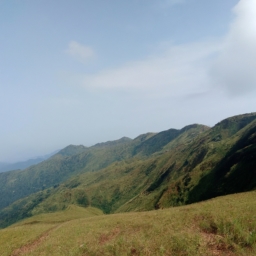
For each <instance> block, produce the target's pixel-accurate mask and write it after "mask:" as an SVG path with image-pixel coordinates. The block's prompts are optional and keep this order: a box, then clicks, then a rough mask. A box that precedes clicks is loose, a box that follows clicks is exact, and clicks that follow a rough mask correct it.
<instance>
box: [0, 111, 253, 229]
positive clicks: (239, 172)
mask: <svg viewBox="0 0 256 256" xmlns="http://www.w3.org/2000/svg"><path fill="white" fill-rule="evenodd" d="M174 134H175V135H174ZM255 134H256V114H255V113H252V114H245V115H240V116H235V117H231V118H228V119H225V120H223V121H221V122H220V123H218V124H217V125H215V126H214V127H213V128H211V129H210V128H208V127H206V126H202V125H191V126H187V127H185V128H183V129H182V130H180V131H178V132H177V130H173V129H171V130H168V131H165V132H161V133H159V134H145V135H141V136H139V137H137V138H135V139H134V140H131V139H128V138H122V139H121V140H120V141H115V142H108V143H103V144H98V145H95V146H93V147H91V148H86V149H85V151H84V152H82V153H80V154H75V155H72V156H62V155H56V156H54V157H53V158H52V159H51V160H52V161H53V163H54V161H56V159H60V160H59V163H60V166H59V167H58V168H55V169H54V172H59V173H58V174H59V175H62V172H63V173H64V178H63V179H62V180H60V181H58V182H59V183H60V184H56V182H57V180H56V182H55V183H51V182H49V183H47V184H48V186H49V187H48V189H44V190H43V191H40V192H37V193H36V194H32V192H31V195H30V196H29V197H27V198H24V199H20V200H19V201H16V202H15V203H13V204H11V205H10V206H8V207H6V208H5V209H3V210H1V211H0V220H1V222H0V226H1V227H4V226H6V225H9V224H11V223H14V222H15V221H17V220H20V219H22V218H25V217H30V216H33V215H37V214H41V213H46V212H54V211H59V210H64V209H66V208H67V207H69V205H71V204H76V205H79V206H84V207H87V206H89V205H91V206H93V207H97V208H99V209H101V210H102V211H104V212H105V213H114V212H125V211H144V210H152V209H159V208H166V207H170V206H177V205H183V204H188V203H192V202H197V201H201V200H204V199H208V198H212V197H215V196H218V195H224V194H229V193H236V192H242V191H249V190H252V189H254V188H255V187H256V171H255V166H256V157H255V152H256V151H255V144H256V141H255V140H256V139H255V138H256V135H255ZM156 138H159V143H155V142H157V141H158V140H157V139H156ZM151 148H152V149H151ZM47 163H49V162H47ZM64 163H65V164H64ZM37 167H38V168H39V169H38V174H39V175H42V173H43V174H44V172H42V166H41V167H40V166H39V165H38V166H37ZM55 167H56V166H55ZM40 168H41V170H40ZM65 168H66V169H65ZM49 170H50V169H48V171H47V172H45V174H47V175H48V174H49V173H51V172H50V171H49ZM96 170H97V172H96ZM26 171H27V170H26ZM26 171H24V173H26ZM54 172H53V173H54ZM9 175H13V177H11V179H10V178H9V179H7V183H8V182H10V181H11V180H13V179H15V177H17V176H15V175H16V173H14V172H13V173H11V174H10V173H9ZM65 175H66V176H65ZM57 176H58V175H57ZM54 177H55V176H53V177H52V178H54ZM28 180H29V182H32V181H33V182H35V181H36V180H37V179H36V178H35V179H28ZM14 184H17V183H15V181H14ZM39 184H40V183H39ZM49 184H50V185H49ZM53 185H55V186H53ZM50 186H51V187H50ZM7 192H8V190H6V193H7ZM23 197H24V196H23ZM20 198H21V197H20Z"/></svg>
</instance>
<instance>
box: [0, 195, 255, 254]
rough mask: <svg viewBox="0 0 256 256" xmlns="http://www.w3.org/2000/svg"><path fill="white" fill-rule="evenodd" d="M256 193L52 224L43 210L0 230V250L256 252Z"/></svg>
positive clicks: (49, 252)
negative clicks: (39, 220)
mask: <svg viewBox="0 0 256 256" xmlns="http://www.w3.org/2000/svg"><path fill="white" fill-rule="evenodd" d="M255 198H256V192H249V193H242V194H236V195H230V196H226V197H220V198H216V199H212V200H209V201H206V202H202V203H198V204H193V205H188V206H182V207H176V208H170V209H165V210H158V211H150V212H141V213H124V214H113V215H100V216H95V217H88V215H87V216H86V218H79V219H75V220H70V219H68V221H64V217H63V222H59V223H57V222H55V223H54V224H53V223H52V224H49V219H48V218H47V215H44V218H43V221H42V217H40V218H41V222H40V223H39V224H38V223H37V222H36V221H37V219H36V218H37V216H34V217H33V219H28V220H26V221H24V222H22V223H19V225H18V226H15V227H10V228H7V229H3V230H0V237H1V242H0V255H13V256H14V255H16V256H17V255H59V256H65V255H68V256H71V255H74V256H75V255H95V256H97V255H152V256H153V255H223V256H224V255H231V256H232V255H256V245H255V244H256V216H255V212H256V203H255ZM70 211H71V210H70ZM72 211H73V212H75V211H76V209H75V208H73V209H72ZM72 211H71V212H72ZM59 214H60V213H59ZM73 214H74V216H75V213H73ZM48 217H50V219H51V218H52V217H53V215H48ZM40 218H39V219H40ZM43 222H45V224H43ZM28 223H30V224H28ZM32 223H34V224H32ZM22 234H23V235H22ZM24 236H25V238H24Z"/></svg>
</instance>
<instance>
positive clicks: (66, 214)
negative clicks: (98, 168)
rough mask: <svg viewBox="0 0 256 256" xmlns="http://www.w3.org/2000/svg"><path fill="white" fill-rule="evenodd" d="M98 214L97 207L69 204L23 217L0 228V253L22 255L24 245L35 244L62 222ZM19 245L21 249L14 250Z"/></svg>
mask: <svg viewBox="0 0 256 256" xmlns="http://www.w3.org/2000/svg"><path fill="white" fill-rule="evenodd" d="M99 215H102V211H100V210H99V209H96V208H93V207H88V208H82V207H78V206H75V205H70V206H69V207H68V208H67V209H66V210H64V211H61V212H55V213H48V214H40V215H37V216H36V217H31V218H29V219H25V220H23V221H22V222H19V223H17V224H15V225H13V226H11V227H10V228H8V229H3V230H0V237H1V239H0V255H1V256H4V255H6V256H7V255H24V254H26V253H27V252H28V250H27V249H28V248H27V247H26V245H29V246H30V247H34V246H36V245H37V243H39V242H41V241H42V240H43V237H48V236H49V234H50V232H51V231H52V230H54V229H56V228H59V227H60V226H61V225H62V224H65V223H68V222H69V221H71V220H76V219H81V218H82V219H84V218H90V217H93V216H99ZM49 237H50V236H49ZM66 239H68V237H66ZM63 243H65V241H63ZM29 246H28V247H29ZM20 247H22V248H23V249H22V250H16V251H15V249H18V248H20Z"/></svg>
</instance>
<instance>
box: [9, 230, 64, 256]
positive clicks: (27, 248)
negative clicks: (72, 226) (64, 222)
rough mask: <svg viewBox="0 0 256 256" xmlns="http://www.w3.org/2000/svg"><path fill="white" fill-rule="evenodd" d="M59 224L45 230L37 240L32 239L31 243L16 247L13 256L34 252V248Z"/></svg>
mask: <svg viewBox="0 0 256 256" xmlns="http://www.w3.org/2000/svg"><path fill="white" fill-rule="evenodd" d="M58 227H59V225H56V226H54V227H52V228H50V229H48V230H47V231H46V232H44V233H43V234H41V235H40V236H39V237H38V238H37V239H36V240H34V241H32V242H31V243H29V244H26V245H23V246H22V247H20V248H18V249H16V250H15V251H14V252H13V253H12V254H11V256H20V255H24V254H26V253H28V252H32V251H33V250H34V249H36V247H37V246H38V245H39V244H40V243H42V242H43V241H44V240H45V239H46V238H47V237H48V236H49V234H50V232H51V231H53V230H54V229H56V228H58Z"/></svg>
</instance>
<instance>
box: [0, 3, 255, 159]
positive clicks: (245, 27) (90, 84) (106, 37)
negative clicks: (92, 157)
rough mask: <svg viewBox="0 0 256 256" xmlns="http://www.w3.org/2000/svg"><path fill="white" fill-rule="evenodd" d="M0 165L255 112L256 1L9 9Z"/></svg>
mask: <svg viewBox="0 0 256 256" xmlns="http://www.w3.org/2000/svg"><path fill="white" fill-rule="evenodd" d="M0 42H1V43H0V117H1V124H0V139H1V146H0V161H17V160H22V159H27V158H30V157H34V156H38V155H44V154H47V153H50V152H52V151H54V150H56V149H60V148H63V147H65V146H67V145H69V144H83V145H85V146H90V145H92V144H95V143H97V142H102V141H107V140H114V139H118V138H120V137H122V136H128V137H131V138H134V137H136V136H137V135H139V134H141V133H145V132H149V131H152V132H158V131H162V130H166V129H169V128H178V129H179V128H182V127H183V126H185V125H188V124H192V123H201V124H206V125H209V126H213V125H214V124H215V123H216V122H218V121H220V120H221V119H223V118H226V117H228V116H232V115H237V114H242V113H247V112H254V111H255V110H256V101H255V96H256V92H255V88H256V86H255V85H256V74H255V73H256V72H255V70H256V48H255V45H256V2H255V0H240V1H239V0H225V1H223V0H209V1H205V0H158V1H156V0H130V1H117V0H115V1H114V0H109V1H103V0H94V1H87V0H83V1H82V0H73V1H67V0H61V1H60V0H55V1H49V0H44V1H42V0H38V1H33V0H24V1H18V0H0Z"/></svg>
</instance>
